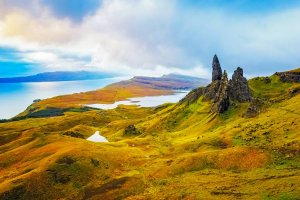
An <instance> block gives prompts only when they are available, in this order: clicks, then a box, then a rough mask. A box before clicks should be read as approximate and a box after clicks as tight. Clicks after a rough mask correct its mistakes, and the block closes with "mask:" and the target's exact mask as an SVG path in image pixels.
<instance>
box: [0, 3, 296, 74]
mask: <svg viewBox="0 0 300 200" xmlns="http://www.w3.org/2000/svg"><path fill="white" fill-rule="evenodd" d="M90 1H91V0H90ZM92 1H94V0H92ZM26 2H27V1H26ZM82 3H83V4H84V1H82ZM92 3H93V4H91V5H92V7H91V8H90V9H91V11H90V12H89V9H88V8H86V10H85V11H80V13H78V16H80V18H79V17H78V16H76V15H75V18H74V12H75V14H76V9H75V10H74V12H71V14H70V15H68V13H66V14H65V15H64V14H63V9H60V10H59V12H58V11H57V10H55V8H57V6H59V4H57V2H56V4H55V5H51V4H49V1H48V2H45V1H42V0H32V1H29V3H28V2H27V3H26V4H25V3H24V1H22V0H10V1H7V0H0V46H1V47H2V48H14V49H16V54H17V55H18V57H19V58H20V60H22V61H24V62H29V63H35V64H36V65H35V66H39V70H40V71H54V70H82V69H85V70H100V71H106V72H117V73H121V74H126V75H161V74H165V73H174V72H175V73H183V74H189V75H195V76H202V77H209V74H210V65H211V59H212V56H213V54H214V53H217V54H218V55H219V58H220V61H221V64H223V68H226V69H227V70H228V71H229V72H230V71H233V70H234V68H236V67H237V66H242V67H244V68H245V72H246V73H248V75H249V76H251V75H255V74H270V73H273V72H274V71H282V70H286V69H289V68H293V67H297V66H299V63H300V55H299V53H298V52H299V51H300V40H299V39H298V38H299V35H300V26H299V25H298V23H299V19H300V7H299V6H297V5H295V6H293V7H287V8H285V9H276V10H274V11H269V12H258V13H255V12H244V13H241V12H236V11H235V10H231V9H228V8H225V7H222V6H219V7H218V6H209V7H207V6H201V5H200V6H199V5H198V6H194V7H193V6H186V5H182V3H181V1H172V0H162V1H159V2H157V1H151V0H140V1H135V0H103V1H101V2H98V4H96V3H95V2H92ZM96 5H97V6H98V7H95V6H96ZM64 6H66V5H64ZM69 13H70V12H69Z"/></svg>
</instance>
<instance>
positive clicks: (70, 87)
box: [0, 77, 128, 119]
mask: <svg viewBox="0 0 300 200" xmlns="http://www.w3.org/2000/svg"><path fill="white" fill-rule="evenodd" d="M126 79H128V77H118V78H106V79H98V80H86V81H65V82H36V83H0V119H9V118H11V117H14V116H16V115H17V114H19V113H21V112H22V111H24V110H25V109H26V108H27V107H28V106H29V105H30V104H32V102H33V100H35V99H45V98H50V97H54V96H59V95H64V94H73V93H79V92H85V91H91V90H96V89H100V88H102V87H104V86H106V85H108V84H111V83H115V82H118V81H121V80H126Z"/></svg>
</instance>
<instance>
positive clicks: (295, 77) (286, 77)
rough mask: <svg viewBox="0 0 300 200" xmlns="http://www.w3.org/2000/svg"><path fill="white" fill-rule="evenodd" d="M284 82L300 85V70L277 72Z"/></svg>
mask: <svg viewBox="0 0 300 200" xmlns="http://www.w3.org/2000/svg"><path fill="white" fill-rule="evenodd" d="M275 75H277V76H279V78H280V80H281V81H282V82H293V83H300V69H296V70H293V71H287V72H276V73H275Z"/></svg>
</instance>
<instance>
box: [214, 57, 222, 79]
mask: <svg viewBox="0 0 300 200" xmlns="http://www.w3.org/2000/svg"><path fill="white" fill-rule="evenodd" d="M212 70H213V71H212V81H215V80H221V78H222V69H221V65H220V62H219V59H218V56H217V55H215V56H214V58H213V62H212Z"/></svg>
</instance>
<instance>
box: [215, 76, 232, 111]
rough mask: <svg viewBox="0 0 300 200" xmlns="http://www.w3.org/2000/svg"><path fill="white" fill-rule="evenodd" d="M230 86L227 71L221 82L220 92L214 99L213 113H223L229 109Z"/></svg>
mask: <svg viewBox="0 0 300 200" xmlns="http://www.w3.org/2000/svg"><path fill="white" fill-rule="evenodd" d="M228 86H229V83H228V77H227V73H226V71H224V74H223V76H222V79H221V82H220V87H219V90H218V92H217V93H216V96H215V99H214V105H213V107H212V111H213V112H218V113H223V112H225V111H226V110H227V109H228V107H229V95H228V89H229V88H228Z"/></svg>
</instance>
